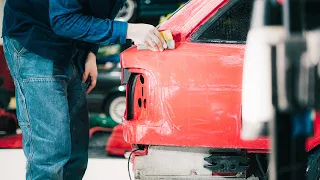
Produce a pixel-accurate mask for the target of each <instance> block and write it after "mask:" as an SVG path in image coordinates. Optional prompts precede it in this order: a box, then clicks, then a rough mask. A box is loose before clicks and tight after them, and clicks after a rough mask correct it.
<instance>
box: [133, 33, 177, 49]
mask: <svg viewBox="0 0 320 180" xmlns="http://www.w3.org/2000/svg"><path fill="white" fill-rule="evenodd" d="M160 34H161V36H162V37H163V39H164V40H165V41H166V43H167V48H166V49H175V41H174V39H173V36H172V33H171V31H170V30H165V31H161V32H160ZM137 49H138V50H149V49H148V48H147V47H146V46H144V45H137Z"/></svg>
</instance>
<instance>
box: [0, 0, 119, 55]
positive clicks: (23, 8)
mask: <svg viewBox="0 0 320 180" xmlns="http://www.w3.org/2000/svg"><path fill="white" fill-rule="evenodd" d="M120 1H121V0H120ZM78 2H79V3H80V4H81V5H82V6H83V7H84V9H83V10H82V12H81V13H82V14H84V15H92V16H94V17H96V18H101V19H106V18H110V19H113V18H114V17H115V16H116V11H114V8H117V7H115V4H118V3H117V2H118V0H78ZM2 36H9V37H11V38H15V39H16V40H17V41H19V43H21V45H22V46H23V47H25V48H26V49H28V50H29V51H31V52H33V53H35V54H38V55H40V56H43V57H45V58H49V59H52V60H55V59H61V58H63V59H65V58H71V56H72V55H73V54H74V52H75V51H76V49H77V48H82V49H83V50H89V48H90V46H91V45H89V44H88V43H85V42H81V41H77V40H72V39H71V38H66V37H62V36H59V35H57V34H55V33H54V31H53V30H52V28H51V25H50V19H49V0H7V1H6V5H5V8H4V19H3V32H2Z"/></svg>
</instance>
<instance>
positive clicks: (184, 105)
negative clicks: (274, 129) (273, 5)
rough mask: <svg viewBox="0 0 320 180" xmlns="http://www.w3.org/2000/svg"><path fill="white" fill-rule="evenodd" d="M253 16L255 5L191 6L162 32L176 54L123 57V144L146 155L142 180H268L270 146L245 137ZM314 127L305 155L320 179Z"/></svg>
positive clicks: (216, 2) (233, 1)
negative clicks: (246, 65)
mask: <svg viewBox="0 0 320 180" xmlns="http://www.w3.org/2000/svg"><path fill="white" fill-rule="evenodd" d="M251 12H252V1H251V0H250V1H247V0H206V1H204V0H192V1H189V3H187V4H186V5H185V6H184V7H183V8H182V9H181V10H179V11H177V12H176V13H174V15H173V16H172V17H171V18H169V19H168V20H167V21H166V22H165V23H164V24H162V25H161V26H160V28H159V29H160V30H170V31H171V32H172V33H173V36H174V40H175V42H176V49H175V50H166V51H164V52H152V51H137V49H136V48H135V47H133V48H131V49H129V50H127V51H125V52H124V53H122V55H121V65H122V82H123V83H125V84H127V108H126V113H125V117H124V119H123V130H124V137H125V139H126V141H127V142H129V143H131V144H135V145H139V146H138V147H140V149H141V151H140V152H139V155H138V154H137V156H135V157H134V172H135V176H136V179H157V178H173V177H174V178H175V179H212V178H213V176H232V177H233V178H239V179H241V178H242V179H245V178H249V177H250V178H253V179H254V178H260V179H263V178H266V176H267V174H268V173H267V171H268V158H267V157H268V156H267V154H268V150H269V142H268V139H267V138H260V139H258V140H253V141H244V140H242V139H241V137H240V131H241V127H242V121H241V116H242V114H241V90H242V72H243V60H244V51H245V44H246V38H247V33H248V31H249V26H250V18H251ZM257 60H259V57H257ZM315 123H316V124H315V134H316V135H315V137H314V138H312V139H310V140H309V141H308V144H307V147H306V149H307V150H308V151H309V152H310V163H309V167H308V173H309V174H312V176H313V177H317V179H319V178H320V173H319V172H318V171H317V169H319V168H320V163H316V162H317V161H319V160H320V156H319V155H320V151H319V143H320V119H319V117H318V118H317V119H316V122H315Z"/></svg>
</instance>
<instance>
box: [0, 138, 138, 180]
mask: <svg viewBox="0 0 320 180" xmlns="http://www.w3.org/2000/svg"><path fill="white" fill-rule="evenodd" d="M109 136H110V134H109V133H97V134H96V135H95V136H94V138H91V139H90V144H89V164H88V169H87V171H86V174H85V176H84V178H83V179H84V180H109V179H112V180H129V175H128V167H127V166H128V160H127V159H125V158H124V157H123V158H122V157H110V156H107V155H106V153H105V142H106V141H107V139H108V138H109ZM25 165H26V159H25V157H24V154H23V151H22V150H21V149H14V150H8V149H0V180H24V179H25ZM132 176H133V175H132Z"/></svg>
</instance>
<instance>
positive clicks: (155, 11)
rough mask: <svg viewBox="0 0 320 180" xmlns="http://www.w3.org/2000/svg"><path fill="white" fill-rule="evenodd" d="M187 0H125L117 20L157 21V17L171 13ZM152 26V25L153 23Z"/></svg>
mask: <svg viewBox="0 0 320 180" xmlns="http://www.w3.org/2000/svg"><path fill="white" fill-rule="evenodd" d="M187 1H188V0H127V1H126V3H125V5H124V7H123V8H122V9H121V10H120V12H119V14H118V16H117V17H116V19H117V20H120V21H126V22H146V21H152V20H153V21H154V20H155V21H156V22H158V21H159V17H160V16H163V15H166V14H169V13H172V12H174V11H175V10H176V9H178V7H179V6H180V4H182V3H185V2H187ZM153 24H154V23H153Z"/></svg>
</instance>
